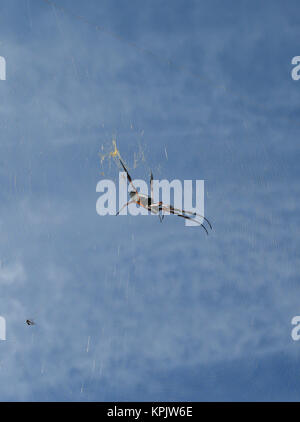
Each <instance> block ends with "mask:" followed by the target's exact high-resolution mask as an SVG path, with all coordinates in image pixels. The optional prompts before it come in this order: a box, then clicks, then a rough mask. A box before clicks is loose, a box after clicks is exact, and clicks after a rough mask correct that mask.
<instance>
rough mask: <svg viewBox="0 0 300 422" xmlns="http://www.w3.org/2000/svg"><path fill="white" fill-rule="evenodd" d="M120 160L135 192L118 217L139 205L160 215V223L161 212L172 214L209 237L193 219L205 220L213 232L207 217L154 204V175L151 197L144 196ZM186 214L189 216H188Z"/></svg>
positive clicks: (161, 204)
mask: <svg viewBox="0 0 300 422" xmlns="http://www.w3.org/2000/svg"><path fill="white" fill-rule="evenodd" d="M119 160H120V163H121V165H122V167H123V169H124V171H125V172H126V174H127V180H128V182H129V183H130V184H131V186H132V188H133V190H132V191H130V192H129V196H130V201H129V202H127V203H126V204H125V205H123V207H122V208H120V210H119V211H118V212H117V214H116V215H119V214H120V212H121V211H122V210H123V208H126V207H128V205H129V204H133V203H135V204H137V205H139V206H141V207H144V208H146V209H147V210H148V211H150V212H151V213H153V214H158V216H159V219H160V222H162V220H163V218H164V214H162V215H161V214H160V212H161V211H163V212H168V213H170V214H174V215H177V216H178V217H182V218H185V219H187V220H191V221H194V222H195V223H197V224H199V225H200V226H202V227H203V229H204V230H205V232H206V234H207V235H208V230H207V228H206V227H205V226H204V225H203V224H202V223H201V222H200V221H198V220H197V219H196V218H193V217H200V218H203V219H204V220H205V221H206V222H207V224H208V225H209V228H210V229H211V230H212V225H211V224H210V222H209V221H208V219H207V218H206V217H204V216H203V215H200V214H197V213H196V212H192V211H185V210H182V209H179V208H174V207H173V205H168V204H164V203H163V202H156V203H155V202H153V174H152V172H151V174H150V190H151V196H148V195H144V194H142V193H138V191H137V189H136V188H135V187H134V185H133V183H132V179H131V177H130V174H129V173H128V171H127V169H126V167H125V165H124V164H123V162H122V160H121V159H120V158H119ZM186 214H189V215H186Z"/></svg>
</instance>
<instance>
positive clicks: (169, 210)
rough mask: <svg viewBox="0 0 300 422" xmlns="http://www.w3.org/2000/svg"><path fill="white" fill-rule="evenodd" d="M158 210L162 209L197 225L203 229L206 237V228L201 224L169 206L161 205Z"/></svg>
mask: <svg viewBox="0 0 300 422" xmlns="http://www.w3.org/2000/svg"><path fill="white" fill-rule="evenodd" d="M160 209H162V210H163V211H168V212H169V213H170V214H173V215H177V216H178V217H182V218H185V219H186V220H191V221H193V222H194V223H197V224H199V225H200V226H202V227H203V229H204V230H205V232H206V234H207V235H208V231H207V228H206V227H205V226H204V225H203V224H202V223H200V222H199V221H197V220H195V219H194V218H192V217H189V216H188V215H184V214H183V213H181V212H180V211H181V210H178V209H176V208H174V207H172V206H171V205H163V204H162V205H161V206H160Z"/></svg>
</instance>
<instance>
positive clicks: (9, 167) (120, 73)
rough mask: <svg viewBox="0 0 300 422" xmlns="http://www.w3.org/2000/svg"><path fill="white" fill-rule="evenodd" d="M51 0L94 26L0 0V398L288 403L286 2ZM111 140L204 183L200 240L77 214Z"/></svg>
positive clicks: (296, 388) (161, 172) (290, 5)
mask: <svg viewBox="0 0 300 422" xmlns="http://www.w3.org/2000/svg"><path fill="white" fill-rule="evenodd" d="M57 3H59V4H60V5H62V6H63V7H64V8H66V9H67V10H69V11H70V12H72V13H73V14H78V15H82V16H84V17H85V18H86V19H87V20H89V21H91V22H94V23H95V25H99V27H101V28H104V29H105V31H101V30H97V29H96V28H95V26H93V25H89V24H86V23H84V22H82V21H80V20H78V19H76V18H74V17H73V16H72V15H71V14H66V13H64V12H62V11H61V10H58V9H55V8H54V7H53V6H51V5H49V4H47V3H46V2H45V1H43V0H22V1H21V0H10V1H8V0H3V1H2V2H1V6H0V8H1V13H0V55H1V56H3V57H5V59H6V62H7V80H6V81H0V98H1V102H0V127H1V142H0V148H1V154H0V177H1V190H0V198H1V211H0V259H1V267H0V315H2V316H4V317H5V318H6V321H7V340H6V341H1V342H0V400H2V401H4V400H6V401H7V400H8V401H11V400H14V401H24V400H29V401H40V400H44V401H48V400H51V401H53V400H54V401H61V400H64V401H65V400H68V401H73V400H74V401H126V400H143V401H151V400H170V401H172V400H178V401H180V400H184V401H189V400H193V401H201V400H225V401H228V400H229V401H233V400H298V398H299V396H300V378H299V371H298V369H299V363H300V361H299V353H300V349H299V348H300V342H299V343H298V342H294V341H293V340H292V338H291V329H292V326H291V319H292V317H293V316H294V315H299V312H300V304H299V281H300V280H299V274H300V263H299V248H300V231H299V230H300V229H299V222H300V217H299V215H300V214H299V211H300V210H299V194H300V185H299V179H300V172H299V164H298V163H299V159H300V148H299V141H298V139H299V112H300V101H299V99H300V97H299V96H300V91H299V90H300V82H299V81H298V82H297V81H294V80H292V78H291V75H290V72H291V68H292V66H291V59H292V57H294V56H297V55H299V54H300V52H299V42H298V40H299V20H300V18H299V13H298V12H299V3H298V2H296V1H288V2H284V1H272V2H271V1H264V2H260V1H226V2H224V1H200V0H198V1H193V0H188V1H186V0H185V1H183V0H182V1H181V0H166V1H158V0H151V1H150V0H143V2H141V1H133V0H130V1H128V2H124V1H122V0H103V1H101V2H98V1H94V0H89V1H86V2H83V1H76V0H72V1H71V0H60V1H57ZM110 33H112V34H113V35H111V34H110ZM114 35H116V36H114ZM118 37H120V38H118ZM131 43H134V44H136V45H137V46H138V47H139V48H137V47H135V46H132V45H131ZM142 50H150V51H151V52H152V53H154V54H153V55H151V54H148V53H147V52H145V51H142ZM169 59H171V60H173V62H174V65H169V64H168V60H169ZM113 137H116V139H117V143H118V147H119V150H120V152H121V155H122V156H123V157H124V158H125V160H126V162H127V163H128V165H129V167H130V168H131V169H132V171H131V173H132V176H134V177H137V178H144V179H146V180H147V179H148V177H149V171H150V169H152V170H153V172H154V176H155V177H156V178H166V179H169V180H172V179H175V178H176V179H180V180H184V179H204V180H205V214H206V216H207V217H208V218H209V219H210V220H211V222H212V224H213V227H214V230H213V232H212V234H211V235H210V236H209V237H207V236H205V233H204V232H203V231H202V230H199V229H198V228H190V227H185V226H184V224H183V221H182V220H180V219H176V218H175V217H174V218H172V216H170V217H166V218H165V220H164V222H163V224H160V223H159V220H158V219H157V218H154V217H132V216H128V217H119V218H115V217H113V216H107V217H100V216H99V215H97V214H96V201H97V198H98V194H97V193H96V185H97V182H98V181H99V180H101V178H102V177H103V176H102V175H101V172H102V171H104V175H105V177H108V178H111V179H113V180H117V178H118V168H117V167H116V166H115V164H114V163H113V162H109V161H108V160H107V161H106V162H105V163H104V167H103V168H101V167H100V160H99V151H100V149H101V145H104V147H105V148H108V146H109V145H111V140H112V138H113ZM165 150H166V151H167V157H166V154H165ZM139 151H142V152H143V153H144V157H145V160H144V161H143V160H141V159H139V160H138V163H137V167H136V168H135V169H133V167H134V166H133V164H134V153H138V152H139ZM27 318H33V319H34V320H35V321H36V326H34V327H28V326H26V325H25V323H24V322H25V320H26V319H27Z"/></svg>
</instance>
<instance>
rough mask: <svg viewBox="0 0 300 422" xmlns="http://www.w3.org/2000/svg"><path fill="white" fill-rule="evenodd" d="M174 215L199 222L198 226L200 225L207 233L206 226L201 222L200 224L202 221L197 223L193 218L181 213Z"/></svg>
mask: <svg viewBox="0 0 300 422" xmlns="http://www.w3.org/2000/svg"><path fill="white" fill-rule="evenodd" d="M175 215H177V216H178V217H182V218H186V219H187V220H191V221H193V222H194V223H197V224H199V225H200V226H202V227H203V228H204V230H205V231H206V234H207V235H208V231H207V228H206V227H205V226H203V224H202V223H199V221H195V220H194V219H193V218H191V217H188V216H187V215H182V214H175Z"/></svg>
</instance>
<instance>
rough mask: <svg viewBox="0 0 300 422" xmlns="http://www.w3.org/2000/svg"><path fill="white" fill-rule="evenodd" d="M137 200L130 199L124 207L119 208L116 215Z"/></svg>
mask: <svg viewBox="0 0 300 422" xmlns="http://www.w3.org/2000/svg"><path fill="white" fill-rule="evenodd" d="M134 202H135V201H129V202H127V203H126V204H125V205H123V207H122V208H120V209H119V211H118V212H117V214H116V215H119V214H120V212H121V211H122V209H123V208H125V207H128V205H129V204H133V203H134Z"/></svg>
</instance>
